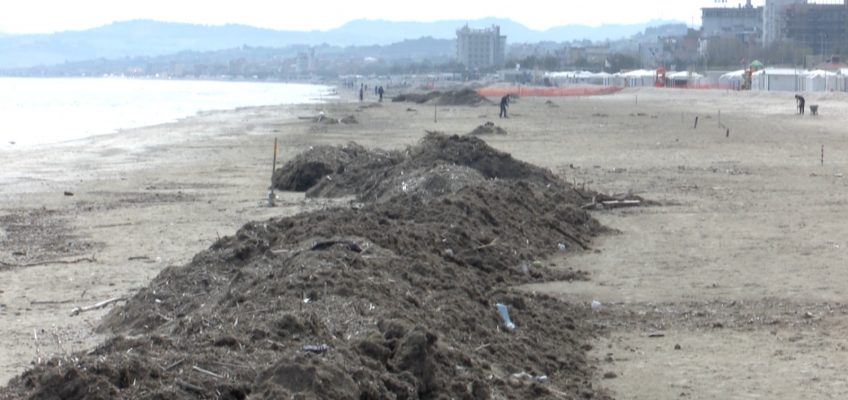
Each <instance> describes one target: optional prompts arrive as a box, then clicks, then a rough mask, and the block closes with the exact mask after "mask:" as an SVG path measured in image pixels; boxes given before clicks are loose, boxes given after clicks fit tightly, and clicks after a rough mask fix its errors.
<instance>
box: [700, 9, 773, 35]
mask: <svg viewBox="0 0 848 400" xmlns="http://www.w3.org/2000/svg"><path fill="white" fill-rule="evenodd" d="M701 18H702V27H701V29H702V32H701V36H702V37H704V38H736V39H739V40H742V41H745V42H749V41H751V38H754V40H755V41H759V40H760V38H761V37H762V31H763V7H754V6H753V5H752V4H751V0H748V2H747V3H746V4H745V5H744V6H742V5H739V6H738V7H705V8H702V9H701Z"/></svg>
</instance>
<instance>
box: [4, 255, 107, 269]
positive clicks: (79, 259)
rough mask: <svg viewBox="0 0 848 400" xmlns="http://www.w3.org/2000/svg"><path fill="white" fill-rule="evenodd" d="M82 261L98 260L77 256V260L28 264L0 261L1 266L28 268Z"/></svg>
mask: <svg viewBox="0 0 848 400" xmlns="http://www.w3.org/2000/svg"><path fill="white" fill-rule="evenodd" d="M82 262H92V263H93V262H97V259H96V258H94V257H85V258H77V259H76V260H51V261H40V262H34V263H27V264H15V263H7V262H5V261H0V267H6V268H26V267H38V266H42V265H52V264H79V263H82Z"/></svg>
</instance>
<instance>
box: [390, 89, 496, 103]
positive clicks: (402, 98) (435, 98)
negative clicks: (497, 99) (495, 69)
mask: <svg viewBox="0 0 848 400" xmlns="http://www.w3.org/2000/svg"><path fill="white" fill-rule="evenodd" d="M392 102H408V103H416V104H424V103H433V104H436V105H440V106H478V105H484V104H493V103H492V102H491V100H489V99H487V98H485V97H483V96H480V94H479V93H477V91H476V90H474V89H471V88H463V89H457V90H447V91H444V92H441V91H432V92H427V93H403V94H399V95H397V96H395V97H393V98H392Z"/></svg>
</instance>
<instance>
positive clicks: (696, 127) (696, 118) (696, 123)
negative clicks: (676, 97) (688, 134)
mask: <svg viewBox="0 0 848 400" xmlns="http://www.w3.org/2000/svg"><path fill="white" fill-rule="evenodd" d="M694 129H698V117H695V128H694Z"/></svg>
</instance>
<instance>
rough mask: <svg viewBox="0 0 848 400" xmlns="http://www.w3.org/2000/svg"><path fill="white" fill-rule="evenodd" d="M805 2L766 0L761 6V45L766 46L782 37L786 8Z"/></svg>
mask: <svg viewBox="0 0 848 400" xmlns="http://www.w3.org/2000/svg"><path fill="white" fill-rule="evenodd" d="M806 2H807V1H806V0H766V5H765V7H764V8H763V46H768V45H770V44H772V43H774V42H776V41H779V40H781V39H782V38H783V31H784V30H785V19H784V15H785V10H786V8H788V7H790V6H792V5H795V4H805V3H806Z"/></svg>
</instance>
